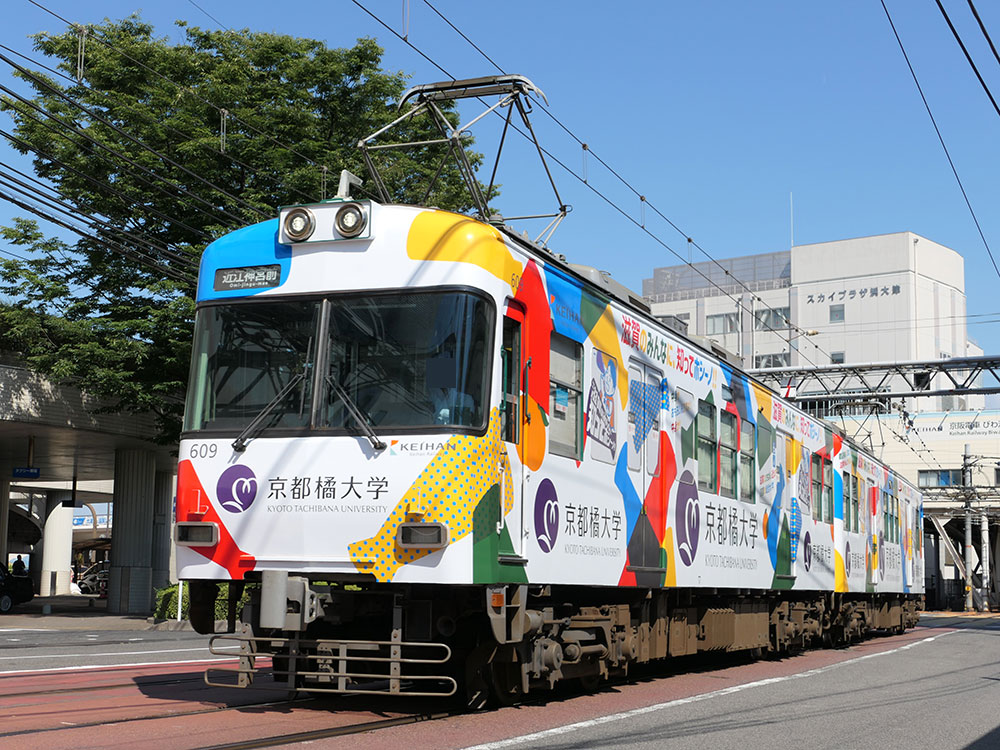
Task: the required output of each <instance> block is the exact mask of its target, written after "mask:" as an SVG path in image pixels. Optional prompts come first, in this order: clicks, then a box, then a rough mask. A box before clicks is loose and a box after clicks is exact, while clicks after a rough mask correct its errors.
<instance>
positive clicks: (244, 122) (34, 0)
mask: <svg viewBox="0 0 1000 750" xmlns="http://www.w3.org/2000/svg"><path fill="white" fill-rule="evenodd" d="M28 2H29V3H31V4H32V5H34V6H35V7H37V8H39V9H40V10H43V11H45V12H46V13H48V14H49V15H50V16H53V17H55V18H57V19H59V20H60V21H62V22H63V23H64V24H66V25H67V26H72V27H73V28H76V29H82V28H84V27H83V26H82V25H81V24H78V23H74V22H73V21H70V20H69V19H66V18H63V17H62V16H61V15H59V14H58V13H56V12H55V11H53V10H50V9H49V8H46V7H45V6H44V5H42V4H41V3H39V2H38V0H28ZM87 38H88V39H92V40H93V41H96V42H97V43H98V44H101V45H103V46H104V47H107V48H108V49H112V50H114V51H115V52H117V53H118V54H119V55H121V56H122V57H124V58H125V59H126V60H128V61H130V62H132V63H135V64H136V65H138V66H139V67H141V68H143V69H144V70H146V71H148V72H149V73H152V74H153V75H155V76H157V77H158V78H160V79H161V80H164V81H166V82H167V83H169V84H171V85H172V86H174V87H175V88H177V89H179V90H182V91H184V92H186V93H189V94H191V95H192V96H193V97H195V98H196V99H198V100H199V101H200V102H201V103H202V104H205V105H206V106H209V107H211V108H212V109H214V110H215V111H216V112H218V113H219V114H220V115H221V114H222V111H223V107H220V106H219V105H217V104H215V103H213V102H211V101H209V100H208V99H205V98H204V97H203V96H201V95H199V94H198V93H197V92H196V91H195V90H194V89H193V88H191V87H189V86H182V85H181V84H179V83H177V82H176V81H173V80H171V79H170V78H168V77H167V76H165V75H163V74H162V73H160V72H159V71H158V70H155V69H154V68H151V67H150V66H148V65H147V64H146V63H144V62H143V61H142V60H138V59H136V58H134V57H132V56H131V55H129V54H128V53H126V52H124V51H122V50H120V49H118V48H117V47H115V45H114V44H112V43H111V42H108V41H107V40H105V39H102V38H101V36H100V35H98V34H94V33H90V34H89V35H88V37H87ZM229 116H231V117H232V118H233V120H235V121H236V122H239V123H240V124H242V125H245V126H246V127H247V128H248V129H250V130H252V131H253V132H255V133H257V134H258V135H260V136H263V137H264V138H266V139H268V140H269V141H271V142H272V143H274V144H275V145H277V146H279V147H281V148H282V149H284V150H286V151H288V152H289V153H291V154H295V155H296V156H298V157H299V158H300V159H303V160H304V161H306V162H308V163H309V164H311V165H313V166H315V167H322V166H323V165H321V164H319V163H318V162H316V161H314V160H312V159H311V158H309V157H308V156H306V155H305V154H303V153H301V152H300V151H298V150H296V149H295V148H293V147H292V146H289V145H288V144H286V143H282V142H281V141H279V140H278V139H277V138H275V137H274V136H272V135H270V134H268V133H265V132H264V131H263V130H261V129H260V128H258V127H256V126H254V125H253V124H252V123H250V122H249V121H247V120H246V119H244V118H241V117H237V116H236V115H234V114H233V113H232V112H229Z"/></svg>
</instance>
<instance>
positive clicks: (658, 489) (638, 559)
mask: <svg viewBox="0 0 1000 750" xmlns="http://www.w3.org/2000/svg"><path fill="white" fill-rule="evenodd" d="M628 375H629V398H628V470H629V475H630V478H631V480H632V483H633V485H634V486H635V489H636V491H637V492H638V493H639V497H640V499H641V500H642V501H643V505H642V511H641V513H640V515H639V520H638V522H637V525H636V531H635V532H634V533H633V535H632V539H631V540H630V541H629V563H630V565H629V568H630V569H631V570H632V572H634V573H635V575H636V581H637V582H639V583H640V585H645V584H650V585H653V584H658V583H659V582H661V581H660V577H661V573H662V571H663V570H665V566H666V554H665V553H664V552H663V550H662V548H661V546H660V541H659V540H660V539H662V538H663V535H664V531H665V529H664V527H665V525H666V497H665V493H664V492H663V487H662V484H661V479H662V474H661V472H660V439H661V436H660V429H661V427H660V413H661V410H662V408H663V396H664V392H663V389H664V388H665V387H666V384H665V383H664V381H663V374H662V373H661V372H660V371H659V370H655V369H653V368H652V367H648V366H646V365H644V364H642V363H639V362H635V361H633V362H630V363H629V368H628Z"/></svg>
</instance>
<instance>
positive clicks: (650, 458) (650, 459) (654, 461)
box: [646, 370, 667, 477]
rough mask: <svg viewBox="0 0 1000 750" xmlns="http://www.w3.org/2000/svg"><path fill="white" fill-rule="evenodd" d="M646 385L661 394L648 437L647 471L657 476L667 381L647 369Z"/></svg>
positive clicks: (654, 410)
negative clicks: (661, 416)
mask: <svg viewBox="0 0 1000 750" xmlns="http://www.w3.org/2000/svg"><path fill="white" fill-rule="evenodd" d="M646 387H647V388H648V389H649V392H650V393H657V394H659V399H658V400H657V403H656V406H655V408H654V409H653V413H652V415H651V417H652V424H651V425H650V428H649V435H647V437H646V473H647V474H648V475H649V476H651V477H652V476H656V475H657V472H658V471H659V469H660V460H659V459H660V411H661V410H662V409H663V397H664V396H665V395H666V388H667V383H666V381H665V380H664V379H663V376H662V375H660V373H658V372H652V371H649V370H647V371H646Z"/></svg>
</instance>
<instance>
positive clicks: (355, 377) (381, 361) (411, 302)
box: [175, 79, 924, 705]
mask: <svg viewBox="0 0 1000 750" xmlns="http://www.w3.org/2000/svg"><path fill="white" fill-rule="evenodd" d="M477 80H482V79H477ZM462 83H463V82H457V83H455V84H453V85H454V86H460V85H461V84H462ZM464 83H468V82H464ZM507 83H508V84H509V81H508V82H507ZM510 85H512V86H515V88H516V82H515V84H510ZM466 88H467V89H468V88H470V86H466ZM352 182H355V181H352V180H351V179H350V178H349V177H345V179H343V180H342V182H341V190H340V193H339V194H338V196H337V197H336V198H332V199H329V200H325V201H321V202H317V203H313V204H308V205H298V206H289V207H285V208H283V209H281V211H280V213H279V215H278V216H277V217H276V218H275V219H272V220H270V221H265V222H263V223H260V224H256V225H253V226H249V227H246V228H243V229H240V230H237V231H235V232H233V233H231V234H228V235H226V236H224V237H222V238H221V239H219V240H217V241H215V242H214V243H213V244H211V245H210V246H209V247H208V248H207V250H206V251H205V253H204V256H203V258H202V264H201V272H200V276H199V281H198V288H197V305H198V306H197V315H196V324H195V336H194V347H193V354H192V366H191V378H190V385H189V391H188V396H187V403H186V411H185V418H184V427H183V435H182V440H181V444H180V461H179V466H178V488H177V505H176V525H175V542H176V545H177V565H178V575H179V577H180V578H181V579H183V580H185V581H187V582H188V583H189V584H190V597H191V603H190V618H191V621H192V623H193V625H194V627H195V628H196V629H197V630H198V631H199V632H202V633H214V634H215V635H214V638H213V648H218V649H219V652H220V653H227V654H231V653H232V651H231V650H227V649H224V648H222V647H223V646H227V645H228V646H231V645H232V644H233V643H235V644H237V645H239V647H240V664H239V667H238V668H236V669H233V670H210V673H209V675H208V677H207V679H208V680H209V681H210V683H212V684H230V685H232V684H235V685H240V686H247V685H250V684H252V683H253V680H254V679H255V677H256V676H257V675H258V674H259V673H261V672H269V673H271V674H273V677H274V679H276V680H278V681H279V682H281V683H283V684H287V685H288V686H289V688H291V689H296V690H312V691H318V692H324V691H326V692H336V693H369V694H371V693H384V694H392V695H453V694H457V695H459V696H461V697H462V699H463V700H466V701H468V702H469V703H470V704H473V705H478V704H480V703H481V702H482V701H483V700H485V699H486V698H487V697H489V696H492V697H494V698H497V699H499V700H513V699H517V698H519V697H521V696H524V695H527V694H529V693H534V692H535V691H537V690H544V689H550V688H552V687H553V686H554V685H556V684H557V683H559V682H560V681H562V680H567V679H575V680H580V681H582V682H583V683H585V684H593V683H595V682H598V681H600V680H602V679H607V678H609V677H611V676H614V675H622V674H627V672H628V670H629V669H630V668H631V667H633V666H634V665H637V664H641V663H644V662H649V661H653V660H658V659H660V660H665V659H669V658H671V657H677V656H683V655H689V654H695V653H698V652H701V651H747V652H750V653H752V654H764V653H772V654H780V653H786V652H789V651H793V650H796V649H800V648H805V647H809V646H812V645H823V644H826V645H830V644H846V643H849V642H852V641H855V640H858V639H861V638H863V637H865V636H867V635H869V634H870V633H872V632H873V631H877V630H878V631H896V632H899V631H902V630H903V629H905V628H907V627H911V626H913V625H914V624H915V623H916V620H917V617H918V610H919V609H920V608H921V605H922V599H923V591H924V588H923V585H924V584H923V565H924V557H923V553H924V550H923V542H922V533H921V529H922V526H923V509H922V496H921V494H920V492H919V491H918V490H917V489H916V488H915V487H913V486H912V485H911V484H910V483H909V482H907V481H906V480H905V479H904V478H903V477H902V476H900V475H899V474H897V473H895V472H894V471H893V470H892V469H891V468H890V467H888V466H886V465H884V464H883V463H881V462H880V461H879V460H877V459H876V458H875V457H874V456H872V455H871V454H869V453H868V452H866V451H865V450H864V449H863V448H862V447H861V446H859V445H858V444H856V443H854V442H852V441H851V440H850V439H849V438H848V437H847V436H846V435H845V434H843V433H842V432H841V431H839V430H838V429H837V428H836V427H834V426H832V425H830V424H827V423H825V422H823V421H820V420H817V419H813V418H812V417H810V416H808V415H807V414H805V413H804V412H802V411H801V410H799V409H798V408H797V407H796V406H795V405H794V404H792V403H789V402H787V401H785V400H784V399H782V398H781V397H780V396H779V395H778V394H775V393H773V392H772V391H770V390H768V389H767V388H765V387H764V386H763V385H761V384H759V383H758V382H756V381H754V380H753V378H751V377H749V376H748V375H747V374H745V373H744V372H742V371H741V370H740V369H739V368H738V367H736V366H735V365H733V364H731V363H729V362H727V361H726V360H725V359H723V358H721V357H719V356H717V355H715V354H713V353H712V352H710V351H708V350H706V349H704V348H702V347H701V346H700V345H699V344H697V343H695V342H694V341H691V340H688V339H686V338H685V337H683V336H681V335H679V334H678V333H676V332H674V331H672V330H668V329H667V328H665V327H664V326H663V325H662V324H661V323H660V322H659V321H657V320H656V319H655V318H653V317H652V316H651V315H650V311H649V308H648V306H647V305H646V303H645V302H644V301H643V300H642V299H641V298H640V297H639V296H638V295H636V294H634V293H633V292H630V291H629V290H628V289H627V288H625V287H624V286H622V285H620V284H618V283H617V282H615V281H614V280H613V279H611V278H610V277H609V276H608V275H607V274H606V273H603V272H601V271H598V270H596V269H593V268H589V267H583V266H579V265H575V264H573V263H569V262H567V261H566V260H565V259H564V258H563V257H562V256H560V255H556V254H554V253H552V252H551V251H549V250H548V249H547V248H546V247H544V246H542V245H540V244H537V243H534V242H532V241H530V240H528V239H526V238H524V237H523V236H522V235H520V234H517V233H516V232H514V231H512V230H510V229H509V228H508V227H507V226H505V225H503V224H502V223H499V222H494V223H490V222H489V221H485V220H483V219H481V218H472V217H470V216H466V215H462V214H457V213H451V212H448V211H444V210H439V209H435V208H431V207H424V206H409V205H392V204H387V203H383V202H380V201H376V200H370V199H358V198H356V197H352V196H351V194H350V193H351V185H352ZM220 584H227V585H226V587H225V589H224V591H225V594H224V595H223V594H221V593H220V592H221V591H223V589H222V588H221V587H220ZM220 596H222V597H223V598H224V600H225V601H226V607H225V609H226V611H227V613H228V617H227V618H226V619H225V620H223V621H221V622H220V621H217V620H216V603H217V600H218V599H219V598H220Z"/></svg>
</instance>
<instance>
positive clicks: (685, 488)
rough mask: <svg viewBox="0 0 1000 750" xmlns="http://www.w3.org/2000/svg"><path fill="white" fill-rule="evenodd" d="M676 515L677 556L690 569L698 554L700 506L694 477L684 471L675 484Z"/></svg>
mask: <svg viewBox="0 0 1000 750" xmlns="http://www.w3.org/2000/svg"><path fill="white" fill-rule="evenodd" d="M675 504H676V506H677V511H676V513H677V515H676V517H675V519H674V532H675V533H676V534H677V554H679V555H680V558H681V562H682V563H684V564H685V565H687V566H688V567H691V566H692V565H693V564H694V558H695V555H697V554H698V532H699V531H700V529H701V506H700V505H699V504H698V488H697V487H695V486H694V476H693V475H692V474H691V472H690V471H687V470H685V471H684V473H683V474H681V478H680V479H679V480H678V482H677V498H676V500H675Z"/></svg>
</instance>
